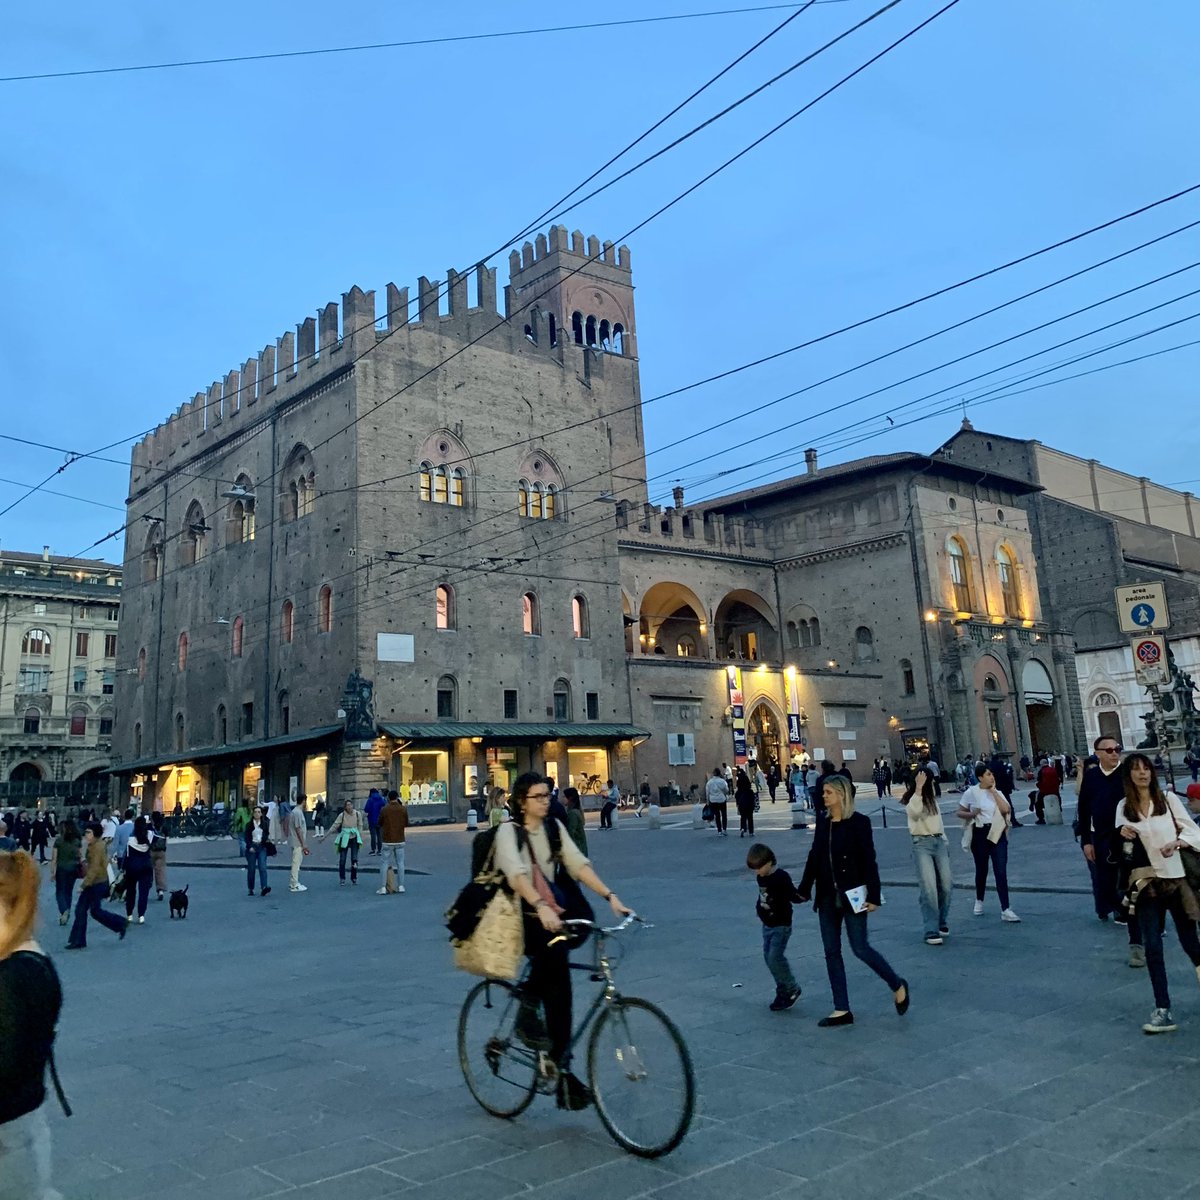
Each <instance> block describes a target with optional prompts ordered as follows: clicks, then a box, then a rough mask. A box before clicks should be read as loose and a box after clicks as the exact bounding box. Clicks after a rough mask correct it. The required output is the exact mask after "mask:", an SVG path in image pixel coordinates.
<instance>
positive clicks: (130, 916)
mask: <svg viewBox="0 0 1200 1200" xmlns="http://www.w3.org/2000/svg"><path fill="white" fill-rule="evenodd" d="M125 924H126V925H132V924H133V913H129V914H128V915H127V916H126V918H125Z"/></svg>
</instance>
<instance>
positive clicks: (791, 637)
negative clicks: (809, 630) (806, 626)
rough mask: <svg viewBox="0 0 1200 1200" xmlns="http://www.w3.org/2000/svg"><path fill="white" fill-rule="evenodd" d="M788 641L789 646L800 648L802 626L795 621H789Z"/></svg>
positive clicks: (795, 648) (794, 648)
mask: <svg viewBox="0 0 1200 1200" xmlns="http://www.w3.org/2000/svg"><path fill="white" fill-rule="evenodd" d="M787 643H788V646H789V647H790V648H791V649H793V650H798V649H799V648H800V627H799V626H798V625H797V624H796V622H795V621H789V622H788V623H787Z"/></svg>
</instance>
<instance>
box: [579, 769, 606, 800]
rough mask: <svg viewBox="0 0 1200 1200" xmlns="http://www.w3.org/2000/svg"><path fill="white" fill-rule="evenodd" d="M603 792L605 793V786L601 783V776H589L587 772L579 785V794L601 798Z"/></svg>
mask: <svg viewBox="0 0 1200 1200" xmlns="http://www.w3.org/2000/svg"><path fill="white" fill-rule="evenodd" d="M602 791H604V786H603V784H601V782H600V776H599V775H589V774H587V772H586V771H585V772H584V775H583V778H582V780H581V781H580V784H579V794H580V795H581V796H599V795H600V793H601V792H602Z"/></svg>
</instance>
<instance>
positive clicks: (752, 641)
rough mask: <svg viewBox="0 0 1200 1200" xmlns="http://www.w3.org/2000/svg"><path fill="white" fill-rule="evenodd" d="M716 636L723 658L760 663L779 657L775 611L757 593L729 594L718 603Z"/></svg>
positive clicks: (739, 589) (734, 592)
mask: <svg viewBox="0 0 1200 1200" xmlns="http://www.w3.org/2000/svg"><path fill="white" fill-rule="evenodd" d="M716 635H717V654H718V657H720V658H734V659H742V660H747V661H750V662H761V661H765V660H766V659H774V658H778V656H779V638H778V633H777V618H776V616H775V610H774V609H772V607H771V606H770V605H769V604H768V603H767V602H766V600H764V599H763V598H762V597H761V596H760V595H759V594H758V593H757V592H752V591H749V590H747V589H745V588H738V589H737V590H735V591H732V592H728V593H726V595H725V597H724V599H722V601H721V603H720V604H719V605H718V606H717V614H716Z"/></svg>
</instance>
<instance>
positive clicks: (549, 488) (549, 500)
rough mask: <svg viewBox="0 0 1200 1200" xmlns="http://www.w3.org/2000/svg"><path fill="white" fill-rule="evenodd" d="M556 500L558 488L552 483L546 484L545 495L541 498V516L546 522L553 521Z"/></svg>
mask: <svg viewBox="0 0 1200 1200" xmlns="http://www.w3.org/2000/svg"><path fill="white" fill-rule="evenodd" d="M557 499H558V488H556V487H555V486H554V484H552V483H548V484H546V495H545V496H544V497H543V498H542V516H543V517H544V518H545V519H546V520H547V521H553V520H554V509H555V502H556V500H557Z"/></svg>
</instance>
